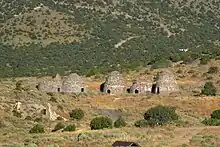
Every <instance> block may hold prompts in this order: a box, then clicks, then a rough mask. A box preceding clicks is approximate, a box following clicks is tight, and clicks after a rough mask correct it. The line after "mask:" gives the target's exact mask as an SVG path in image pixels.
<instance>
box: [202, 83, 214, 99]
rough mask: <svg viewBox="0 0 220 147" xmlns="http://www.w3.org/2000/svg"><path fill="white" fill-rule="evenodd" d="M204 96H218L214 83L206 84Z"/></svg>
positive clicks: (203, 90)
mask: <svg viewBox="0 0 220 147" xmlns="http://www.w3.org/2000/svg"><path fill="white" fill-rule="evenodd" d="M202 94H204V95H207V96H209V95H210V96H215V95H216V88H215V86H214V85H213V83H212V82H206V83H205V85H204V88H203V89H202Z"/></svg>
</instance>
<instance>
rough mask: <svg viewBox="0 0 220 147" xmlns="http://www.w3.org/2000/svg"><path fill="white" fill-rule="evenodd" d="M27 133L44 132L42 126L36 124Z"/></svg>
mask: <svg viewBox="0 0 220 147" xmlns="http://www.w3.org/2000/svg"><path fill="white" fill-rule="evenodd" d="M29 133H44V127H43V126H42V125H40V124H37V125H35V126H34V127H33V128H32V129H31V130H30V131H29Z"/></svg>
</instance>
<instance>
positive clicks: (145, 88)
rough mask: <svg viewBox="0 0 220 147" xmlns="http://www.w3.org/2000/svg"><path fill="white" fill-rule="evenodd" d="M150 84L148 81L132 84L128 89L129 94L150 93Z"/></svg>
mask: <svg viewBox="0 0 220 147" xmlns="http://www.w3.org/2000/svg"><path fill="white" fill-rule="evenodd" d="M151 88H152V82H151V81H149V80H145V81H144V80H138V81H135V82H133V84H132V85H131V87H130V89H129V93H136V94H138V93H140V94H146V93H151Z"/></svg>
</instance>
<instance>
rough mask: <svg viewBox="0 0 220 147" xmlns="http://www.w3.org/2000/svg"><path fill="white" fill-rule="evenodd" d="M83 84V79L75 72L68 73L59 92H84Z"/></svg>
mask: <svg viewBox="0 0 220 147" xmlns="http://www.w3.org/2000/svg"><path fill="white" fill-rule="evenodd" d="M84 90H85V85H84V82H83V79H82V78H81V77H80V76H79V75H78V74H76V73H72V74H70V75H69V76H68V77H67V78H66V79H65V80H64V81H63V84H62V87H61V92H66V93H80V92H84Z"/></svg>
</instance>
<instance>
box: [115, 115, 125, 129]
mask: <svg viewBox="0 0 220 147" xmlns="http://www.w3.org/2000/svg"><path fill="white" fill-rule="evenodd" d="M125 126H126V122H125V120H124V119H123V118H122V117H119V118H118V119H117V120H116V121H115V122H114V127H115V128H122V127H125Z"/></svg>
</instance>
